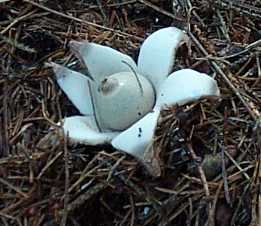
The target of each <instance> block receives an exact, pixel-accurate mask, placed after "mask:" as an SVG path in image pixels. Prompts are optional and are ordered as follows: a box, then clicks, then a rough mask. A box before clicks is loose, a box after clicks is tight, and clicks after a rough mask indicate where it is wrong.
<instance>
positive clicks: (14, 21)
mask: <svg viewBox="0 0 261 226" xmlns="http://www.w3.org/2000/svg"><path fill="white" fill-rule="evenodd" d="M260 6H261V4H260V1H249V0H245V1H241V0H235V1H233V2H232V1H228V0H218V1H216V0H215V1H199V0H183V1H176V0H150V1H149V0H135V1H134V0H126V1H125V0H124V1H102V0H90V1H80V0H76V1H33V0H23V1H21V2H20V4H18V2H17V1H10V0H0V225H4V226H17V225H19V226H22V225H37V226H48V225H62V226H65V225H72V226H81V225H122V226H123V225H133V226H136V225H144V226H146V225H148V226H149V225H165V226H171V225H190V226H194V225H195V226H205V225H211V226H212V225H216V226H234V225H241V226H248V225H249V226H256V225H261V198H260V197H261V196H260V178H261V176H260V174H261V170H260V167H261V154H260V147H261V126H260V125H261V121H260V120H261V63H260V62H261V61H260V56H261V53H260V51H261V49H260V47H261V39H260V38H261V33H260V28H261V27H260V24H261V17H260V15H261V14H260V12H261V11H260ZM172 25H175V26H178V27H179V28H182V29H183V30H185V31H188V34H189V36H190V40H191V42H187V43H186V45H183V46H181V47H180V48H179V51H178V53H177V54H176V57H177V59H176V62H175V66H174V68H173V70H179V69H181V68H193V69H195V70H198V71H200V72H204V73H207V74H210V75H213V77H215V79H216V80H217V82H218V85H219V87H220V89H221V98H220V99H218V100H212V99H202V100H199V101H197V102H193V103H189V104H187V105H185V106H169V107H168V108H166V109H163V110H162V112H161V117H160V120H159V123H158V127H157V130H156V135H155V142H154V143H153V144H152V145H153V146H154V147H155V148H157V149H156V150H158V153H159V155H160V156H159V157H160V159H161V165H160V166H159V167H161V170H162V176H161V177H160V178H151V176H150V175H149V174H148V173H147V171H146V170H145V169H144V168H143V166H141V165H140V164H139V162H138V161H136V160H135V159H134V158H132V157H131V156H128V155H124V154H122V153H120V152H118V151H116V150H114V149H112V147H110V146H97V147H92V146H85V145H71V144H68V143H67V137H66V136H62V134H61V133H60V127H59V126H57V124H56V123H57V122H58V121H60V120H61V118H63V117H64V116H72V115H77V114H79V113H78V111H77V109H75V108H74V107H73V105H72V103H71V102H70V101H69V100H68V98H67V97H66V96H65V95H64V94H63V93H62V92H61V90H60V89H59V88H58V86H57V83H56V81H55V78H54V75H53V73H52V71H51V70H50V69H49V68H48V67H46V66H45V65H47V64H48V62H57V63H59V64H64V65H65V64H66V65H69V66H70V67H71V68H73V69H77V70H78V69H79V70H80V69H82V66H81V62H79V61H78V60H76V59H75V58H74V57H73V56H72V54H71V52H70V51H68V48H67V46H68V42H69V41H70V40H72V39H74V40H89V41H92V42H96V43H101V44H104V45H108V46H111V47H113V48H116V49H118V50H120V51H122V52H124V53H127V54H129V55H130V56H132V57H133V58H134V59H135V60H136V59H137V57H138V52H139V47H140V44H141V42H142V41H143V40H144V37H146V36H147V35H148V34H149V33H151V32H153V31H155V30H158V29H160V28H163V27H167V26H172ZM126 142H128V141H126Z"/></svg>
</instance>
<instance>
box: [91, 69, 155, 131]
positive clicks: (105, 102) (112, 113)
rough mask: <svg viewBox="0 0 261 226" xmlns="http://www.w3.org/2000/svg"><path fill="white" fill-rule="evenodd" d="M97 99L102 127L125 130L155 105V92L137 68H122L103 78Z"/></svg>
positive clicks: (98, 116)
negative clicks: (122, 70)
mask: <svg viewBox="0 0 261 226" xmlns="http://www.w3.org/2000/svg"><path fill="white" fill-rule="evenodd" d="M95 100H96V101H95V102H96V103H95V106H96V107H95V108H96V109H95V110H96V112H97V118H98V121H99V124H100V127H101V128H105V129H110V130H124V129H126V128H128V127H129V126H131V125H132V124H133V123H134V122H136V121H138V120H139V119H140V118H142V117H143V116H144V115H145V114H146V113H148V112H149V111H150V110H151V109H152V108H153V106H154V103H155V95H154V90H153V87H152V85H151V84H150V82H149V81H148V80H147V79H146V78H144V77H143V76H141V75H137V74H134V73H133V72H121V73H116V74H113V75H111V76H109V77H107V78H105V79H104V80H103V81H102V82H101V84H100V86H99V87H98V92H97V94H96V95H95Z"/></svg>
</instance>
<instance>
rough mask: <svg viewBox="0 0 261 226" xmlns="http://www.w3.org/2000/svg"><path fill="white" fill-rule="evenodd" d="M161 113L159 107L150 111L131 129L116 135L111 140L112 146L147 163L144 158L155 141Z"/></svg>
mask: <svg viewBox="0 0 261 226" xmlns="http://www.w3.org/2000/svg"><path fill="white" fill-rule="evenodd" d="M159 115H160V110H159V109H157V108H156V109H155V110H154V111H152V112H150V113H148V114H147V115H145V116H144V117H143V118H142V119H140V120H139V121H138V122H136V123H135V124H133V125H132V126H131V127H130V128H129V129H127V130H125V131H123V132H122V133H121V134H119V135H118V136H117V137H115V138H114V139H113V140H112V142H111V144H112V146H113V147H114V148H116V149H118V150H121V151H123V152H126V153H128V154H130V155H132V156H134V157H136V158H137V159H139V160H140V161H141V162H143V163H144V164H146V163H145V161H146V160H145V159H144V157H145V156H144V155H145V151H146V149H147V148H148V147H149V145H151V144H152V142H153V136H154V131H155V129H156V126H157V121H158V117H159Z"/></svg>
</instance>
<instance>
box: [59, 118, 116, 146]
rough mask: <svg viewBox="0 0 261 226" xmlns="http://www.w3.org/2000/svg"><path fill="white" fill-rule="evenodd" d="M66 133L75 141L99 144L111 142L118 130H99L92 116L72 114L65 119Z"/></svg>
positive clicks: (63, 124) (64, 127)
mask: <svg viewBox="0 0 261 226" xmlns="http://www.w3.org/2000/svg"><path fill="white" fill-rule="evenodd" d="M62 126H63V129H64V132H65V134H66V135H67V134H68V136H69V139H70V141H72V142H75V143H81V144H87V145H98V144H105V143H110V141H111V140H112V139H113V138H114V137H115V136H117V135H118V134H119V133H118V132H99V131H98V128H97V127H96V124H95V122H94V121H93V118H92V117H87V116H72V117H68V118H65V119H63V123H62Z"/></svg>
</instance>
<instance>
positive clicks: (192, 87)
mask: <svg viewBox="0 0 261 226" xmlns="http://www.w3.org/2000/svg"><path fill="white" fill-rule="evenodd" d="M219 95H220V90H219V88H218V86H217V82H216V80H214V79H213V78H211V77H210V76H208V75H206V74H204V73H200V72H197V71H194V70H191V69H183V70H179V71H176V72H173V73H172V74H171V75H170V76H169V77H168V78H167V79H166V80H165V81H164V82H163V83H162V85H161V86H160V88H159V90H158V97H157V100H156V106H157V107H162V106H164V105H174V104H179V105H182V104H185V103H188V102H190V101H193V100H198V99H200V98H202V97H209V96H219Z"/></svg>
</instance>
